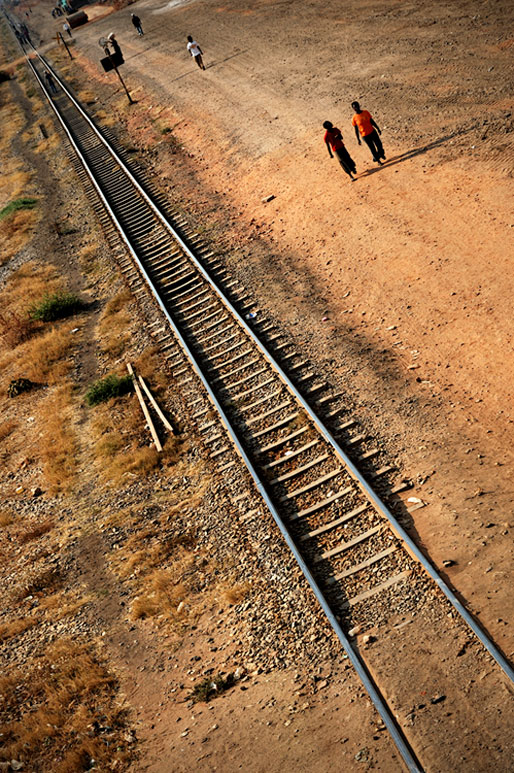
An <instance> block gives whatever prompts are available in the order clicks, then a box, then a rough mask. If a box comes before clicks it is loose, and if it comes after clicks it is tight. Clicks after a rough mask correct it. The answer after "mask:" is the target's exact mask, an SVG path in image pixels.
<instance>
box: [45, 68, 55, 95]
mask: <svg viewBox="0 0 514 773" xmlns="http://www.w3.org/2000/svg"><path fill="white" fill-rule="evenodd" d="M45 81H46V84H47V86H48V88H49V89H50V93H51V94H57V86H56V85H55V81H54V79H53V77H52V73H51V72H49V71H48V70H45Z"/></svg>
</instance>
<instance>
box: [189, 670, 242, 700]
mask: <svg viewBox="0 0 514 773" xmlns="http://www.w3.org/2000/svg"><path fill="white" fill-rule="evenodd" d="M235 683H236V679H235V677H234V674H232V673H230V674H227V676H222V675H221V674H218V675H217V676H214V677H211V676H208V677H207V678H206V679H204V680H203V681H201V682H200V683H199V684H196V685H195V686H194V688H193V696H192V698H193V701H194V703H198V702H199V701H205V702H206V703H207V702H208V701H210V699H211V698H215V697H216V696H218V695H221V693H222V692H225V690H228V689H230V687H233V686H234V684H235Z"/></svg>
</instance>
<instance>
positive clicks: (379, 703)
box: [27, 57, 423, 773]
mask: <svg viewBox="0 0 514 773" xmlns="http://www.w3.org/2000/svg"><path fill="white" fill-rule="evenodd" d="M27 60H28V61H29V65H30V67H31V69H32V71H33V73H34V75H35V77H36V79H37V81H38V83H39V86H40V87H41V89H42V91H43V93H44V95H45V97H46V98H47V100H48V102H49V103H50V105H51V106H52V108H53V111H54V113H55V114H56V116H57V118H58V120H59V123H60V124H61V126H62V128H63V129H64V131H65V133H66V136H67V137H68V140H69V141H70V143H71V145H72V147H73V149H74V151H75V153H76V154H77V156H78V158H79V159H80V162H81V164H82V166H83V168H84V171H85V172H86V174H87V175H88V177H89V179H90V181H91V183H92V185H93V187H94V188H95V191H96V193H97V195H98V196H99V197H100V200H101V201H102V204H103V205H104V207H105V208H106V210H107V212H108V213H109V216H110V217H111V219H112V221H113V223H114V225H115V227H116V229H117V230H118V232H119V234H120V236H121V238H122V239H123V242H124V244H125V246H126V247H127V249H128V250H129V252H130V254H131V256H132V258H133V260H134V261H135V262H136V264H137V265H138V267H139V269H140V271H141V273H142V275H143V276H144V278H145V280H146V282H147V284H148V286H149V288H150V290H151V292H152V294H153V296H154V298H155V300H156V301H157V303H158V305H159V307H160V309H161V311H162V312H163V314H164V315H165V317H166V319H167V321H168V323H169V325H170V327H171V328H172V330H173V332H174V334H175V336H176V337H177V339H178V341H179V343H180V345H181V347H182V349H183V351H184V353H185V354H186V356H187V358H188V359H189V361H190V363H191V366H192V367H193V369H194V371H195V373H196V374H197V376H198V377H199V378H200V380H201V382H202V384H203V386H204V388H205V389H206V391H207V394H208V396H209V399H210V400H211V402H212V404H213V405H214V407H215V408H216V410H217V412H218V413H219V416H220V418H221V421H222V423H223V425H224V427H225V429H226V431H227V432H228V434H229V436H230V437H231V439H232V442H233V443H234V445H235V447H236V449H237V452H238V453H239V455H240V456H241V458H242V460H243V462H244V464H245V465H246V467H247V469H248V471H249V473H250V475H251V476H252V478H253V480H254V483H255V485H256V487H257V490H258V491H259V493H260V494H261V496H262V498H263V499H264V501H265V503H266V506H267V507H268V509H269V511H270V513H271V515H272V516H273V519H274V521H275V523H276V524H277V526H278V528H279V530H280V532H281V534H282V536H283V537H284V540H285V542H286V544H287V546H288V547H289V549H290V550H291V552H292V553H293V555H294V557H295V560H296V562H297V564H298V566H299V567H300V569H301V571H302V573H303V575H304V577H305V578H306V580H307V582H308V583H309V585H310V587H311V590H312V591H313V593H314V595H315V596H316V598H317V600H318V602H319V604H320V606H321V608H322V609H323V611H324V613H325V615H326V617H327V618H328V620H329V622H330V625H331V626H332V629H333V630H334V632H335V634H336V636H337V637H338V639H339V641H340V643H341V645H342V647H343V649H344V651H345V652H346V654H347V655H348V658H349V660H350V662H351V663H352V665H353V667H354V668H355V671H356V672H357V674H358V676H359V678H360V679H361V681H362V683H363V685H364V687H365V689H366V691H367V693H368V695H369V696H370V698H371V700H372V702H373V705H374V706H375V708H376V710H377V711H378V713H379V714H380V716H381V717H382V720H383V722H384V724H385V726H386V727H387V729H388V732H389V734H390V736H391V738H392V739H393V741H394V743H395V745H396V747H397V749H398V751H399V753H400V755H401V757H402V759H403V761H404V762H405V765H406V767H407V769H408V771H409V773H423V768H422V766H421V765H420V763H419V761H418V759H417V757H416V755H415V752H414V751H413V749H412V748H411V746H410V744H409V742H408V741H407V739H406V737H405V736H404V734H403V731H402V729H401V727H400V725H399V724H398V722H397V720H396V718H395V717H394V715H393V714H392V712H391V710H390V708H389V706H388V705H387V703H386V702H385V700H384V699H383V697H382V695H381V693H380V691H379V689H378V687H377V685H376V684H375V682H374V680H373V678H372V676H371V674H370V672H369V670H368V668H367V666H366V664H365V663H364V661H363V660H362V658H361V656H360V654H359V653H358V651H357V650H356V649H355V648H354V646H353V645H352V643H351V641H350V640H349V638H348V637H347V636H346V634H345V633H344V631H343V629H342V628H341V626H340V624H339V622H338V620H337V618H336V617H335V615H334V613H333V612H332V610H331V608H330V606H329V605H328V603H327V601H326V599H325V597H324V596H323V593H322V591H321V589H320V587H319V586H318V584H317V582H316V580H315V579H314V577H313V575H312V573H311V571H310V569H309V568H308V566H307V564H306V563H305V561H304V559H303V558H302V556H301V554H300V552H299V551H298V548H297V547H296V545H295V543H294V541H293V540H292V538H291V536H290V534H289V532H288V530H287V528H286V526H285V524H284V523H283V521H282V519H281V517H280V515H279V513H278V511H277V509H276V507H275V505H274V504H273V502H272V501H271V499H270V497H269V495H268V492H267V491H266V489H265V487H264V485H263V483H262V481H261V479H260V477H259V474H258V472H257V470H256V469H255V467H254V465H253V463H252V461H251V460H250V458H249V456H248V454H247V453H246V451H245V449H244V447H243V445H242V444H241V442H240V440H239V437H238V435H237V433H236V432H235V430H234V429H233V427H232V425H231V423H230V420H229V419H228V417H227V415H226V414H225V411H224V409H223V407H222V405H221V404H220V402H219V401H218V399H217V397H216V395H215V393H214V391H213V389H212V387H211V385H210V384H209V381H208V379H207V377H206V376H205V374H204V372H203V369H202V367H201V366H200V364H199V363H198V362H197V361H196V358H195V355H194V353H193V352H192V351H191V349H190V348H189V346H188V344H187V341H186V340H185V338H184V337H183V335H182V333H181V331H180V330H179V329H178V327H177V326H176V324H175V321H174V320H173V318H172V317H171V315H170V314H169V312H168V310H167V308H166V306H165V304H164V303H163V301H162V299H161V297H160V295H159V293H158V292H157V290H156V289H155V288H154V286H153V282H152V280H151V278H150V276H149V275H148V273H147V271H146V268H145V266H144V265H143V264H142V263H141V261H140V259H139V257H138V255H137V253H136V251H135V249H134V248H133V246H132V244H131V242H130V239H129V238H128V237H127V236H126V234H125V233H124V229H123V226H122V225H121V224H120V222H119V220H118V218H117V217H116V214H115V213H114V212H113V210H112V208H111V206H110V204H109V202H108V200H107V198H106V196H105V195H104V193H103V191H102V189H101V187H100V186H99V185H98V183H97V181H96V179H95V177H94V175H93V173H92V172H91V170H90V169H89V166H88V163H87V159H86V158H85V156H84V155H83V153H82V151H81V150H80V148H79V147H78V145H77V143H76V142H75V140H74V138H73V135H72V133H71V132H70V131H69V129H68V127H67V126H66V123H65V121H64V120H63V119H62V118H61V116H60V114H59V111H58V110H57V107H56V106H55V104H54V102H53V100H52V99H51V97H50V96H49V94H48V93H47V91H46V88H45V86H44V84H43V82H42V80H41V78H40V77H39V73H38V72H37V70H36V68H35V67H34V66H33V64H32V62H30V60H29V58H28V57H27Z"/></svg>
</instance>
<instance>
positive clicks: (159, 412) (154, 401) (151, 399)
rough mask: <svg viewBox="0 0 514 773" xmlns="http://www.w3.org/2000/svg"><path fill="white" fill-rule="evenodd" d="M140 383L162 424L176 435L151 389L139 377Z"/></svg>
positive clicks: (141, 377)
mask: <svg viewBox="0 0 514 773" xmlns="http://www.w3.org/2000/svg"><path fill="white" fill-rule="evenodd" d="M139 383H140V384H141V386H142V387H143V389H144V390H145V393H146V396H147V397H148V399H149V400H150V402H151V404H152V405H153V407H154V409H155V412H156V414H157V416H158V417H159V419H160V420H161V421H162V423H163V424H164V426H165V427H166V429H169V431H170V432H171V433H172V434H175V433H174V430H173V427H172V425H171V424H170V423H169V421H168V419H167V418H166V416H165V415H164V414H163V412H162V411H161V409H160V407H159V405H158V404H157V401H156V400H155V398H154V396H153V395H152V393H151V392H150V390H149V388H148V387H147V385H146V383H145V380H144V378H143V376H139Z"/></svg>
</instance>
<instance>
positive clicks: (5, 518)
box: [0, 510, 13, 526]
mask: <svg viewBox="0 0 514 773" xmlns="http://www.w3.org/2000/svg"><path fill="white" fill-rule="evenodd" d="M12 522H13V517H12V513H11V512H10V511H9V510H0V526H10V525H11V523H12Z"/></svg>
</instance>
